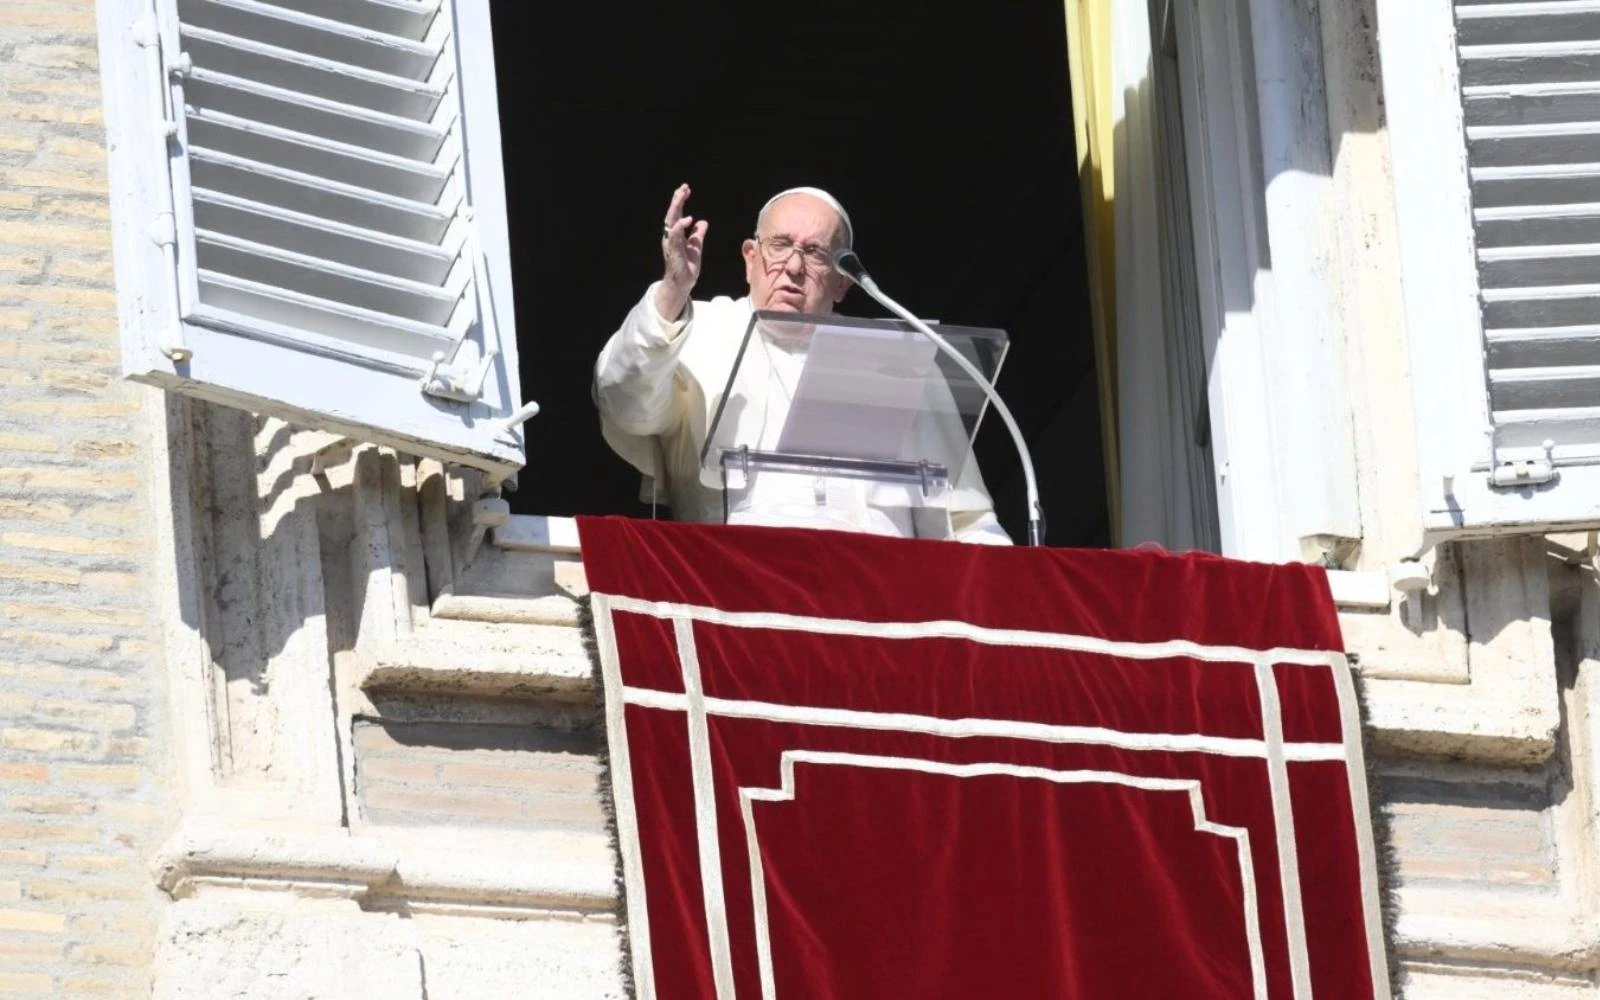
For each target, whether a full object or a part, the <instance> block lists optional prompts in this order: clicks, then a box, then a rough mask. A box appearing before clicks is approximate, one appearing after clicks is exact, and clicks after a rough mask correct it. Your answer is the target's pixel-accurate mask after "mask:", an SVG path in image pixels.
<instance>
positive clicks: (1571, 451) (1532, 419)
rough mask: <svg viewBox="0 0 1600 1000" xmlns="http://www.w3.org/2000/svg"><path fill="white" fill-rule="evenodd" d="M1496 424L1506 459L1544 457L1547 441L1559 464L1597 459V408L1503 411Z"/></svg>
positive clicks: (1599, 416) (1599, 419)
mask: <svg viewBox="0 0 1600 1000" xmlns="http://www.w3.org/2000/svg"><path fill="white" fill-rule="evenodd" d="M1495 424H1496V427H1497V428H1498V431H1497V432H1498V435H1499V441H1500V444H1501V445H1502V446H1503V447H1504V448H1506V449H1508V450H1509V454H1507V456H1506V457H1508V458H1540V457H1543V453H1544V442H1546V441H1551V442H1554V444H1555V446H1556V447H1555V459H1556V462H1557V463H1558V464H1561V463H1565V462H1572V461H1584V460H1588V461H1594V460H1595V459H1596V458H1600V444H1597V442H1600V408H1597V407H1574V408H1556V407H1540V408H1538V409H1534V410H1506V411H1502V412H1499V413H1496V414H1495ZM1518 449H1521V451H1520V453H1519V452H1518Z"/></svg>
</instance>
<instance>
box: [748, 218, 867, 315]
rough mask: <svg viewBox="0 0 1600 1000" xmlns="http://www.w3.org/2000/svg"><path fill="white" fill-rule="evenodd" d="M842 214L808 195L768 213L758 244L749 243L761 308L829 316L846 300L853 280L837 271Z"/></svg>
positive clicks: (755, 301) (753, 294)
mask: <svg viewBox="0 0 1600 1000" xmlns="http://www.w3.org/2000/svg"><path fill="white" fill-rule="evenodd" d="M842 229H843V227H842V226H841V225H840V220H839V215H838V213H836V212H835V211H834V210H833V209H831V208H829V207H828V205H827V203H826V202H824V201H820V200H818V199H816V198H813V197H811V196H810V195H808V194H791V195H786V196H784V197H782V198H779V199H778V200H777V201H775V202H773V203H772V207H770V208H768V209H767V215H766V218H765V219H764V220H762V223H761V232H759V233H757V234H756V239H752V240H745V241H744V276H745V280H746V281H748V282H749V283H750V302H751V304H752V305H754V306H755V307H756V308H757V309H772V310H776V311H782V312H800V313H810V314H812V315H814V316H826V315H828V314H830V313H832V312H833V307H834V305H835V304H837V303H838V301H839V300H840V299H842V298H844V293H845V292H846V291H848V290H849V288H850V279H849V278H846V277H845V276H844V275H842V274H840V273H838V272H837V271H835V270H834V269H833V261H832V253H833V251H834V250H835V249H836V248H838V247H839V246H840V245H841V244H842V243H843V242H844V238H843V237H844V234H843V232H842Z"/></svg>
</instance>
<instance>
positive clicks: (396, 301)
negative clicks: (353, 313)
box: [195, 229, 461, 327]
mask: <svg viewBox="0 0 1600 1000" xmlns="http://www.w3.org/2000/svg"><path fill="white" fill-rule="evenodd" d="M195 244H196V252H195V259H196V262H197V263H198V265H199V266H200V267H201V268H202V269H203V270H207V271H215V272H217V273H220V274H227V275H232V276H234V277H240V278H246V279H249V280H252V281H256V282H260V283H265V284H269V285H273V286H275V287H278V288H282V289H286V290H288V291H293V292H298V293H300V294H302V295H309V296H311V297H313V298H319V299H328V300H331V301H336V302H343V303H346V304H347V305H351V306H355V307H357V308H360V309H365V310H368V311H370V312H373V313H381V314H383V315H385V316H396V317H400V318H403V319H407V320H412V321H415V322H418V323H426V324H430V325H433V326H440V327H446V326H449V325H450V317H451V316H452V315H453V314H454V313H455V308H456V305H457V303H459V302H460V300H461V289H459V288H457V289H455V290H454V291H451V290H450V289H448V288H444V287H441V286H438V285H427V284H423V283H422V282H417V281H407V280H405V279H404V278H396V277H392V276H389V275H385V274H379V273H378V272H376V271H368V270H365V269H363V268H357V267H351V266H350V265H348V264H341V263H338V262H335V261H332V260H328V259H327V258H324V257H315V256H311V255H308V254H303V253H298V252H296V251H292V250H285V249H282V248H279V247H273V246H268V245H266V244H263V243H256V242H253V241H251V240H247V239H242V238H240V237H237V236H230V235H227V234H225V233H219V232H212V231H209V230H204V229H201V230H197V231H196V232H195Z"/></svg>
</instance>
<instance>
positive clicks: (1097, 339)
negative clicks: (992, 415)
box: [1065, 0, 1122, 545]
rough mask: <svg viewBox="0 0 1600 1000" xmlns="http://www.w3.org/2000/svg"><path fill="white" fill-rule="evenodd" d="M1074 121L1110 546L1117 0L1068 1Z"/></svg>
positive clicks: (1114, 499)
mask: <svg viewBox="0 0 1600 1000" xmlns="http://www.w3.org/2000/svg"><path fill="white" fill-rule="evenodd" d="M1065 2H1066V5H1067V61H1068V64H1069V71H1070V73H1071V76H1072V123H1073V128H1074V130H1075V132H1076V133H1077V140H1078V184H1079V187H1080V193H1081V195H1082V197H1083V236H1084V250H1085V256H1086V257H1087V259H1088V263H1089V316H1090V321H1091V322H1092V323H1093V325H1094V359H1095V377H1096V379H1097V381H1098V384H1099V387H1100V440H1101V449H1102V451H1104V453H1105V466H1106V508H1107V511H1108V514H1109V516H1110V520H1111V544H1112V545H1118V544H1120V539H1121V533H1122V532H1121V527H1122V526H1121V520H1122V518H1121V514H1120V511H1121V502H1120V500H1119V492H1120V484H1121V480H1120V472H1119V469H1120V462H1119V460H1118V446H1117V269H1116V259H1117V258H1116V217H1115V214H1114V205H1115V201H1114V195H1115V193H1116V192H1115V178H1116V171H1115V169H1114V166H1113V164H1112V161H1111V148H1112V147H1111V144H1112V135H1113V121H1112V116H1113V114H1114V113H1115V112H1114V110H1113V106H1112V76H1111V62H1112V55H1111V5H1112V3H1113V2H1115V0H1065Z"/></svg>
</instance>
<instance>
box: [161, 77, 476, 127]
mask: <svg viewBox="0 0 1600 1000" xmlns="http://www.w3.org/2000/svg"><path fill="white" fill-rule="evenodd" d="M183 96H184V100H185V102H186V103H189V104H207V105H211V106H213V107H216V106H221V105H223V104H226V105H227V107H225V108H224V110H226V111H230V112H232V113H233V114H238V115H243V116H245V117H259V118H261V119H262V120H263V121H277V122H278V123H279V124H281V125H285V126H287V127H289V128H298V129H300V130H301V131H303V132H316V133H317V134H319V135H325V134H329V133H327V132H324V131H322V129H327V128H339V127H343V126H344V125H345V123H347V122H349V121H351V120H352V119H354V120H357V121H361V120H374V121H382V122H386V123H387V122H388V121H389V120H390V119H389V117H387V116H392V117H393V118H395V119H399V120H401V121H407V122H426V121H430V120H431V119H432V118H433V114H434V112H435V111H436V110H438V107H439V101H440V100H441V99H442V98H443V97H444V91H442V90H439V89H437V88H434V87H430V86H427V85H426V84H412V83H409V82H407V83H405V85H404V86H395V87H373V88H371V89H370V91H369V92H368V94H367V95H366V96H368V97H370V98H371V102H370V103H368V104H359V103H356V104H353V103H351V102H349V101H332V100H328V99H327V98H323V97H317V96H315V95H313V94H308V93H305V92H303V91H299V90H291V89H289V88H286V87H277V86H273V85H272V84H269V83H262V82H261V81H259V80H250V79H247V78H245V77H242V76H234V75H233V74H231V73H224V72H220V71H217V70H213V69H209V68H206V67H204V66H197V67H196V68H195V69H194V71H193V72H191V73H190V74H189V76H188V77H187V78H186V79H185V81H184V88H183ZM374 113H376V114H374ZM317 122H323V124H322V125H321V127H320V128H319V126H318V125H317Z"/></svg>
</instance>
